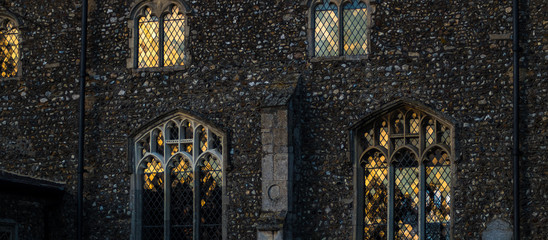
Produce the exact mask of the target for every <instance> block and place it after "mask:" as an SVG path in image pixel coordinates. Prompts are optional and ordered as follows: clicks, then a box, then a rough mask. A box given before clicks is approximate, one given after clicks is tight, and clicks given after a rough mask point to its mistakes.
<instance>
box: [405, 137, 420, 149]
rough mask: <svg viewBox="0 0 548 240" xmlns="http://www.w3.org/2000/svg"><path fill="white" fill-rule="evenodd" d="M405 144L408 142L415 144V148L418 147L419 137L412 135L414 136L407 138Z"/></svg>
mask: <svg viewBox="0 0 548 240" xmlns="http://www.w3.org/2000/svg"><path fill="white" fill-rule="evenodd" d="M407 144H410V145H413V146H415V147H416V148H418V147H419V139H418V138H416V137H414V138H407Z"/></svg>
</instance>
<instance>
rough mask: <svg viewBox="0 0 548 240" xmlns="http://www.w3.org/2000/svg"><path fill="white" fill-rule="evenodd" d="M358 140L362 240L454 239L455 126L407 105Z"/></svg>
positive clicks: (361, 130) (367, 126) (366, 126)
mask: <svg viewBox="0 0 548 240" xmlns="http://www.w3.org/2000/svg"><path fill="white" fill-rule="evenodd" d="M355 134H356V135H355V136H354V139H356V144H355V146H356V149H355V154H356V155H354V156H355V157H356V159H357V161H356V168H357V181H356V183H357V188H356V189H358V192H357V193H356V198H357V199H356V200H357V205H356V207H357V212H356V216H357V218H356V223H357V224H356V225H357V226H358V227H357V233H356V236H357V237H356V239H447V240H448V239H450V229H451V206H452V205H451V182H452V170H451V165H452V163H453V161H454V160H453V157H452V156H453V155H452V153H453V151H454V150H453V149H454V147H453V141H452V138H453V137H452V136H453V127H452V126H451V124H450V123H449V122H447V121H445V120H443V119H441V118H438V117H435V116H433V115H431V114H429V113H427V112H426V111H422V110H419V109H416V108H413V107H410V106H406V105H402V106H400V107H396V108H392V110H389V111H388V113H386V111H384V115H381V116H377V117H375V118H371V119H369V120H368V121H366V122H364V123H363V124H360V126H358V127H357V128H356V130H355Z"/></svg>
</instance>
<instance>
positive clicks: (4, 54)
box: [0, 20, 19, 77]
mask: <svg viewBox="0 0 548 240" xmlns="http://www.w3.org/2000/svg"><path fill="white" fill-rule="evenodd" d="M0 59H2V66H1V67H2V72H1V76H2V77H14V76H16V75H17V71H18V65H19V30H18V29H17V28H15V26H14V25H13V23H12V22H11V21H10V20H4V22H3V23H2V25H1V26H0Z"/></svg>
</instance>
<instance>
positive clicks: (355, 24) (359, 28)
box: [343, 0, 367, 55]
mask: <svg viewBox="0 0 548 240" xmlns="http://www.w3.org/2000/svg"><path fill="white" fill-rule="evenodd" d="M343 20H344V53H345V55H365V54H366V53H367V5H366V4H365V3H363V2H361V1H357V0H354V1H352V3H349V4H346V5H345V6H344V11H343Z"/></svg>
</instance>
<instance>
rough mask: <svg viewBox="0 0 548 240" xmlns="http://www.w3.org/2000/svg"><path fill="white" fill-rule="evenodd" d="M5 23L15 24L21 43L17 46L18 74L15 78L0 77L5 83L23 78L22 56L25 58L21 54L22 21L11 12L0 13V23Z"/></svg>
mask: <svg viewBox="0 0 548 240" xmlns="http://www.w3.org/2000/svg"><path fill="white" fill-rule="evenodd" d="M4 21H10V22H11V23H12V24H13V28H15V29H17V31H18V33H17V35H18V36H17V38H18V41H19V44H18V46H17V48H18V51H19V54H18V59H17V67H16V68H17V73H16V74H15V76H11V77H1V76H0V81H3V80H12V79H15V80H17V79H20V78H21V76H22V65H23V64H22V61H21V60H22V56H23V53H22V52H21V49H22V47H21V45H22V43H23V34H21V28H22V27H21V26H22V24H21V21H20V20H19V19H18V18H16V17H15V15H13V14H11V13H10V12H5V11H3V12H0V22H4Z"/></svg>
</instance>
